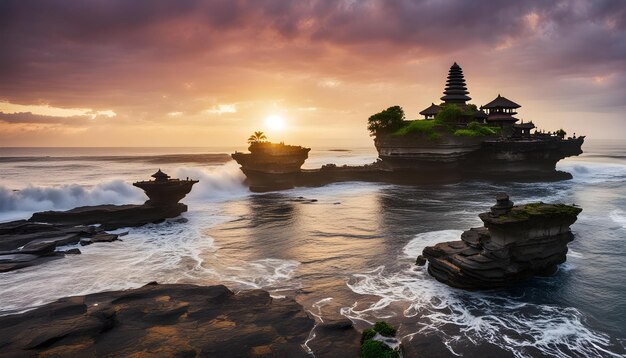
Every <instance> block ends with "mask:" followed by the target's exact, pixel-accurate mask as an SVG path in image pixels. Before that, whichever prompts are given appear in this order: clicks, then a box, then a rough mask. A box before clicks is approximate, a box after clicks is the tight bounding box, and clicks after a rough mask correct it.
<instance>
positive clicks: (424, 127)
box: [393, 119, 450, 140]
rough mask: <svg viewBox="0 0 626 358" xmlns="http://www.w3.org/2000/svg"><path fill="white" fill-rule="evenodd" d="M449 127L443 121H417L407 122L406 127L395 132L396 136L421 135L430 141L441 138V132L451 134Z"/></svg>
mask: <svg viewBox="0 0 626 358" xmlns="http://www.w3.org/2000/svg"><path fill="white" fill-rule="evenodd" d="M449 131H450V129H449V127H448V126H447V125H446V124H445V123H444V122H442V121H438V120H435V119H423V120H417V121H407V122H406V124H405V125H404V126H402V127H401V128H400V129H398V130H396V131H395V132H393V135H394V136H399V137H401V136H406V135H408V134H412V133H414V134H420V135H423V136H425V137H427V138H428V139H430V140H438V139H439V138H441V134H439V132H449Z"/></svg>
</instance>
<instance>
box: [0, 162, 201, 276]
mask: <svg viewBox="0 0 626 358" xmlns="http://www.w3.org/2000/svg"><path fill="white" fill-rule="evenodd" d="M153 177H154V178H155V180H153V181H141V182H137V183H134V184H133V185H135V186H137V187H140V188H142V189H144V190H145V191H146V194H147V195H148V198H149V199H148V200H147V201H146V202H145V203H144V204H143V205H96V206H82V207H78V208H74V209H71V210H67V211H44V212H39V213H34V214H33V216H32V217H31V218H30V219H29V220H28V222H27V221H25V220H19V221H14V222H9V223H2V224H0V272H5V271H12V270H16V269H19V268H23V267H28V266H33V265H38V264H41V263H44V262H46V261H49V260H53V259H57V258H61V257H63V256H65V254H77V253H80V250H78V249H71V250H69V251H67V252H60V251H57V246H62V245H73V244H78V243H80V244H81V245H83V246H84V245H89V244H92V243H97V242H111V241H115V240H117V238H118V236H119V235H118V234H109V233H106V232H104V230H114V229H118V228H121V227H132V226H142V225H145V224H149V223H159V222H162V221H164V220H165V219H167V218H174V217H177V216H179V215H180V214H181V213H183V212H185V211H187V205H185V204H182V203H179V202H178V201H179V200H180V199H182V198H183V197H185V195H186V194H187V193H189V191H190V190H191V187H192V186H193V185H194V184H195V183H197V182H198V181H197V180H189V179H187V180H178V179H170V178H169V176H168V175H167V174H165V173H163V172H161V170H159V171H158V172H157V173H155V174H154V175H153ZM96 224H98V225H99V226H98V227H97V228H96V227H94V226H90V225H96Z"/></svg>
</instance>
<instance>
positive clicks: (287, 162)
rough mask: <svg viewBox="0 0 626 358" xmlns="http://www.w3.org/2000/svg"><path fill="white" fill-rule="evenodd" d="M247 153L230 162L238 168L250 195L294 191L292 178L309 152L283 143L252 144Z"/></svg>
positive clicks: (307, 149) (233, 155)
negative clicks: (241, 172) (242, 173)
mask: <svg viewBox="0 0 626 358" xmlns="http://www.w3.org/2000/svg"><path fill="white" fill-rule="evenodd" d="M248 150H249V151H250V153H240V152H235V153H233V154H232V157H233V159H235V160H236V161H237V163H239V165H241V171H243V172H244V174H246V176H247V177H248V183H249V184H250V188H251V189H252V190H253V191H265V190H275V189H289V188H293V187H294V185H295V183H294V179H295V176H296V175H297V174H298V173H300V167H301V166H302V164H304V161H305V160H306V159H307V158H308V157H309V151H310V150H311V148H304V147H301V146H295V145H285V144H283V143H270V142H253V143H251V144H250V147H248Z"/></svg>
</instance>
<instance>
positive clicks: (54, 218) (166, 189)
mask: <svg viewBox="0 0 626 358" xmlns="http://www.w3.org/2000/svg"><path fill="white" fill-rule="evenodd" d="M152 177H153V178H155V180H146V181H140V182H136V183H133V185H134V186H136V187H139V188H141V189H143V190H144V191H145V192H146V195H147V196H148V198H149V199H148V200H147V201H146V202H145V203H144V204H143V205H96V206H82V207H78V208H74V209H71V210H67V211H44V212H39V213H35V214H33V216H32V217H31V218H30V220H29V221H33V222H44V223H53V224H62V225H94V224H100V228H102V229H103V230H114V229H117V228H121V227H130V226H142V225H145V224H149V223H157V222H161V221H163V220H165V219H167V218H174V217H177V216H179V215H180V214H182V213H184V212H186V211H187V205H185V204H182V203H179V202H178V201H179V200H181V199H183V198H184V197H185V195H187V193H189V192H190V191H191V188H192V187H193V185H194V184H196V183H197V182H198V181H197V180H189V179H187V180H179V179H170V177H169V175H167V174H165V173H163V172H162V171H161V170H160V169H159V170H158V171H157V172H156V173H154V174H153V175H152Z"/></svg>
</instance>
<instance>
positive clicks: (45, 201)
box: [0, 180, 146, 219]
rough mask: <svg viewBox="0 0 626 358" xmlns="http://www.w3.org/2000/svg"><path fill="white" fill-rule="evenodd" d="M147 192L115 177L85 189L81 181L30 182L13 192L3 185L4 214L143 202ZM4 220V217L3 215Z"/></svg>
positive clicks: (0, 190) (0, 200)
mask: <svg viewBox="0 0 626 358" xmlns="http://www.w3.org/2000/svg"><path fill="white" fill-rule="evenodd" d="M145 200H146V197H145V195H143V193H142V191H141V190H140V189H138V188H135V187H133V186H132V185H130V184H128V183H125V182H124V181H122V180H113V181H109V182H105V183H101V184H98V185H96V186H94V187H92V188H85V187H83V186H80V185H77V184H71V185H63V186H59V187H40V186H34V185H29V186H27V187H25V188H24V189H21V190H17V191H13V190H10V189H8V188H6V187H2V186H0V213H5V212H10V211H20V212H24V213H32V212H35V211H42V210H52V209H56V210H59V209H69V208H73V207H76V206H83V205H98V204H124V203H142V202H143V201H145ZM0 219H1V217H0Z"/></svg>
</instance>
